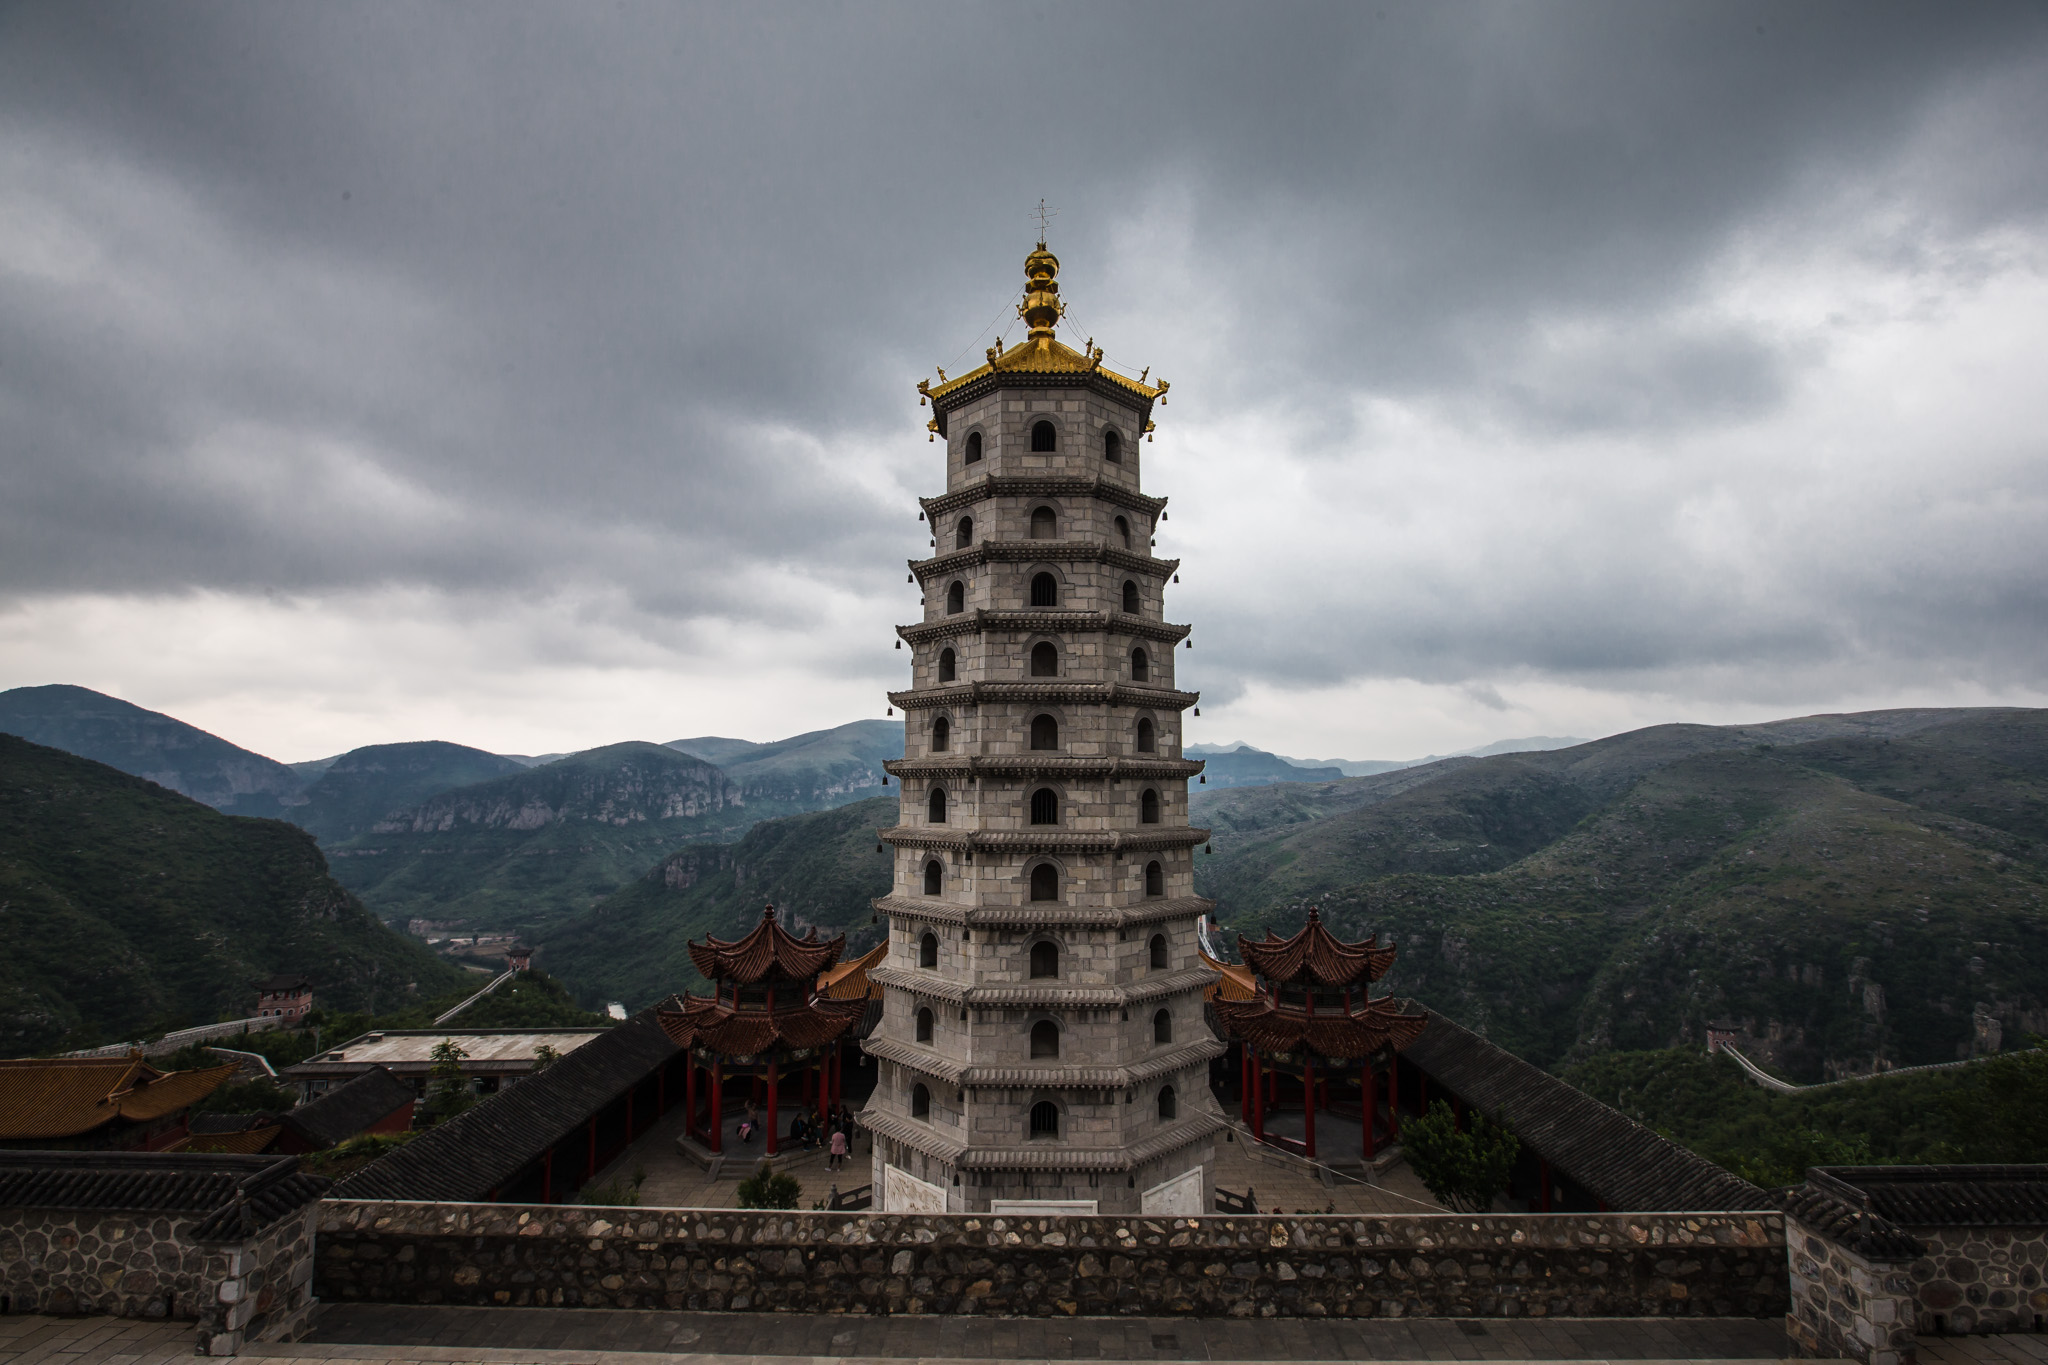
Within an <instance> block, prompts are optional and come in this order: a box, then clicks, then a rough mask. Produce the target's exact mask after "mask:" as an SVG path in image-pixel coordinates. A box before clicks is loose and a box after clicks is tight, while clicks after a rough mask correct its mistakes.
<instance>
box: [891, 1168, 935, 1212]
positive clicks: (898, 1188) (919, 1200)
mask: <svg viewBox="0 0 2048 1365" xmlns="http://www.w3.org/2000/svg"><path fill="white" fill-rule="evenodd" d="M882 1180H883V1186H882V1206H881V1208H880V1209H879V1210H877V1212H886V1213H944V1212H945V1211H946V1191H945V1190H944V1189H943V1188H942V1187H940V1186H938V1185H934V1184H932V1183H931V1181H929V1180H919V1179H918V1178H917V1177H916V1176H914V1175H912V1174H910V1173H909V1172H908V1171H904V1170H900V1169H898V1168H897V1167H895V1166H884V1167H883V1168H882Z"/></svg>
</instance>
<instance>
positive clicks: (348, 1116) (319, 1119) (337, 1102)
mask: <svg viewBox="0 0 2048 1365" xmlns="http://www.w3.org/2000/svg"><path fill="white" fill-rule="evenodd" d="M415 1098H416V1095H415V1092H414V1090H413V1088H412V1083H411V1082H409V1081H402V1080H400V1079H399V1078H398V1077H396V1076H394V1075H392V1074H391V1073H390V1072H389V1071H387V1070H385V1069H384V1068H383V1067H381V1066H373V1067H371V1068H370V1069H369V1070H368V1071H365V1072H364V1073H363V1074H362V1075H360V1076H357V1077H355V1078H354V1079H353V1080H351V1081H349V1082H348V1083H347V1084H346V1085H338V1086H336V1087H335V1088H334V1089H332V1090H330V1091H328V1092H327V1093H326V1094H324V1095H322V1096H321V1097H320V1098H319V1099H317V1100H313V1101H311V1102H310V1103H307V1104H302V1105H300V1106H299V1107H298V1108H296V1109H294V1110H292V1111H291V1112H290V1113H289V1114H286V1115H285V1116H284V1123H285V1126H286V1127H288V1128H290V1129H291V1130H292V1131H293V1132H295V1133H297V1134H298V1135H299V1136H300V1137H302V1138H304V1139H305V1140H306V1141H308V1142H310V1143H312V1144H313V1145H314V1146H315V1147H322V1148H324V1147H333V1146H336V1145H338V1144H340V1143H343V1142H346V1141H348V1140H349V1139H350V1138H352V1137H354V1136H355V1135H356V1134H357V1133H360V1132H362V1131H363V1130H364V1129H365V1128H368V1127H369V1126H370V1125H371V1124H373V1123H375V1122H377V1120H379V1119H381V1118H385V1117H387V1116H388V1115H390V1114H391V1113H392V1111H393V1110H396V1109H398V1108H399V1107H400V1106H402V1105H405V1104H409V1103H411V1102H412V1101H413V1100H414V1099H415Z"/></svg>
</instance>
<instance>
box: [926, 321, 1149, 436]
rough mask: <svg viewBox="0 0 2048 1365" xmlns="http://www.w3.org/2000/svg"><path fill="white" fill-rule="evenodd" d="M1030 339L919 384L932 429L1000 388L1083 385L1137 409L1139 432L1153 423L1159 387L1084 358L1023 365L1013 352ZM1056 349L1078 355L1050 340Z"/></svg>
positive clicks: (1049, 351)
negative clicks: (927, 385)
mask: <svg viewBox="0 0 2048 1365" xmlns="http://www.w3.org/2000/svg"><path fill="white" fill-rule="evenodd" d="M1033 344H1034V343H1032V342H1028V341H1026V342H1019V343H1017V345H1016V346H1014V347H1012V348H1011V350H1010V351H1009V352H1008V353H1007V354H1005V355H1002V356H999V357H998V358H997V359H996V361H995V363H994V365H992V366H991V365H982V366H980V367H979V368H977V369H973V370H970V371H968V372H967V373H966V374H963V375H961V376H960V377H959V378H958V379H949V380H947V381H946V382H945V383H943V384H940V385H939V386H937V387H936V388H931V389H924V390H920V392H921V393H923V395H924V396H925V397H926V398H929V399H930V400H931V404H932V412H933V416H932V421H931V425H932V429H933V430H935V431H936V432H938V434H939V435H941V436H944V435H946V426H947V419H948V418H949V417H951V416H952V415H953V414H954V413H955V412H957V411H958V410H959V409H961V408H963V407H967V406H969V405H970V404H973V403H977V402H979V401H981V400H982V399H983V398H986V397H988V396H989V395H990V394H992V393H1000V392H1001V391H1003V390H1004V389H1086V390H1087V391H1088V392H1090V393H1093V394H1096V395H1098V396H1100V397H1103V398H1107V399H1109V400H1110V401H1111V402H1113V403H1116V404H1118V405H1119V406H1121V407H1125V408H1128V409H1130V410H1131V411H1133V412H1135V413H1136V414H1137V416H1138V432H1136V433H1133V435H1138V434H1142V433H1143V432H1145V431H1149V430H1150V429H1151V425H1152V420H1151V419H1152V404H1153V403H1154V402H1155V401H1156V400H1157V399H1158V398H1159V396H1160V395H1161V394H1163V393H1165V391H1166V390H1165V389H1164V388H1163V387H1155V386H1153V385H1150V384H1141V383H1139V382H1138V381H1137V380H1135V379H1132V378H1130V377H1129V376H1127V375H1121V374H1118V373H1117V372H1116V371H1115V370H1106V369H1103V368H1102V367H1101V366H1100V365H1094V366H1089V365H1087V364H1086V362H1085V360H1084V361H1083V362H1081V363H1079V364H1072V363H1057V362H1056V361H1055V362H1049V363H1046V364H1045V365H1044V368H1036V367H1034V368H1025V367H1024V365H1022V364H1013V363H1012V361H1011V356H1013V355H1016V354H1017V353H1018V352H1019V351H1022V350H1024V349H1025V348H1026V347H1029V346H1032V345H1033ZM1060 352H1066V354H1067V355H1072V356H1079V355H1080V353H1079V352H1078V351H1074V350H1072V349H1071V348H1069V347H1066V346H1062V345H1060V343H1058V342H1056V341H1055V342H1052V343H1051V345H1050V347H1049V348H1047V350H1046V352H1045V353H1046V354H1048V355H1051V356H1054V357H1058V358H1059V359H1060V360H1063V359H1064V357H1061V356H1060V355H1059V353H1060Z"/></svg>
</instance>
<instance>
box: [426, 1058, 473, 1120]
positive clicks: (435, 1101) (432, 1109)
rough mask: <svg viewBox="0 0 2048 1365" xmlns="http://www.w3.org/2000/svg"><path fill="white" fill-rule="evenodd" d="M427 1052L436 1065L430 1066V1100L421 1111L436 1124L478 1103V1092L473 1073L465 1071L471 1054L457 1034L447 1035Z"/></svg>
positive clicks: (428, 1071) (428, 1087)
mask: <svg viewBox="0 0 2048 1365" xmlns="http://www.w3.org/2000/svg"><path fill="white" fill-rule="evenodd" d="M427 1055H428V1056H429V1057H430V1058H431V1059H432V1060H433V1065H432V1066H430V1067H428V1068H427V1102H426V1105H425V1106H424V1107H423V1109H422V1111H421V1112H422V1114H423V1116H424V1117H425V1119H426V1121H427V1122H428V1123H429V1124H436V1123H440V1122H442V1121H444V1120H447V1119H452V1118H454V1117H455V1116H456V1115H457V1114H459V1113H461V1112H462V1111H463V1110H465V1109H467V1108H469V1107H470V1106H471V1105H473V1104H475V1103H476V1092H475V1091H473V1090H472V1089H471V1088H470V1084H469V1077H468V1076H465V1075H464V1074H463V1073H462V1063H463V1061H464V1060H465V1059H466V1058H467V1057H468V1056H469V1054H468V1053H467V1052H464V1051H463V1050H462V1046H461V1044H459V1043H457V1042H456V1041H455V1040H454V1039H453V1038H443V1039H442V1040H441V1041H440V1042H438V1043H436V1044H435V1045H434V1050H433V1051H432V1052H431V1053H429V1054H427Z"/></svg>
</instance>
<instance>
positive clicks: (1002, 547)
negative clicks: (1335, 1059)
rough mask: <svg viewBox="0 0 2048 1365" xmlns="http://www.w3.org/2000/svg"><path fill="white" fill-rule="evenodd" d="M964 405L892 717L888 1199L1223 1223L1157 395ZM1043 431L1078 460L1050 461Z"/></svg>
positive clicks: (993, 387) (878, 1168)
mask: <svg viewBox="0 0 2048 1365" xmlns="http://www.w3.org/2000/svg"><path fill="white" fill-rule="evenodd" d="M1033 259H1034V261H1040V262H1044V261H1050V257H1049V256H1044V255H1043V254H1042V253H1039V254H1035V255H1034V258H1033ZM1053 269H1054V270H1055V271H1056V269H1057V265H1056V263H1054V266H1053ZM1052 292H1055V293H1056V286H1053V288H1052ZM1032 325H1033V327H1034V329H1036V330H1034V331H1033V333H1032V337H1033V338H1034V341H1033V343H1031V344H1033V345H1038V344H1039V343H1041V342H1042V343H1043V346H1042V348H1041V351H1040V354H1041V355H1046V356H1052V357H1054V360H1055V363H1054V364H1053V366H1052V370H1053V371H1056V370H1058V366H1059V363H1060V357H1064V358H1065V360H1066V361H1068V362H1071V361H1074V360H1077V359H1083V358H1082V357H1078V356H1077V354H1076V353H1075V352H1072V351H1067V350H1065V349H1064V348H1058V347H1057V343H1055V342H1053V341H1052V339H1051V338H1052V329H1051V325H1050V321H1049V317H1048V318H1040V319H1038V320H1036V321H1033V323H1032ZM976 376H979V377H976ZM968 379H972V381H973V382H972V383H968V382H967V380H968ZM961 382H962V384H963V387H961V388H959V389H958V390H957V391H953V390H949V391H948V392H949V393H951V394H952V395H953V396H943V395H941V396H935V397H934V398H933V403H934V406H935V407H936V408H938V409H939V410H940V415H941V417H942V418H943V421H938V420H936V419H935V423H934V431H935V432H937V431H939V430H940V429H941V428H943V433H944V437H945V454H946V491H945V492H944V493H943V494H941V495H939V496H937V497H933V498H927V499H925V500H924V502H923V505H924V508H925V514H926V516H927V517H928V519H929V523H930V527H931V539H932V542H933V543H932V546H931V554H930V556H929V557H928V558H925V559H920V560H916V561H913V562H912V564H911V566H910V567H911V574H912V577H913V578H914V579H916V580H917V582H918V583H919V584H920V586H921V588H922V591H923V594H924V601H923V607H924V611H923V615H922V619H921V620H920V621H919V622H918V623H916V624H915V625H911V626H906V627H903V628H902V630H901V632H900V634H901V635H902V638H903V643H904V644H905V646H906V647H907V652H908V653H909V655H910V672H911V687H910V689H909V690H908V691H904V692H899V693H895V694H892V696H891V698H890V700H891V701H892V702H893V703H894V704H895V705H897V706H899V707H901V708H902V709H903V712H904V716H905V722H904V734H905V739H904V757H903V759H902V760H901V761H900V762H896V763H892V764H890V765H889V770H890V771H891V772H892V773H893V774H895V775H896V776H897V777H898V778H899V779H900V782H901V793H902V794H901V814H900V816H899V819H898V823H897V825H896V826H895V827H894V828H892V829H889V830H886V831H884V832H883V837H884V839H885V840H886V841H887V842H888V843H889V844H891V845H892V846H893V848H894V852H895V858H894V874H895V876H894V887H893V889H892V891H891V893H890V894H889V895H887V896H884V897H881V898H880V899H878V900H877V901H876V902H875V908H876V911H877V913H878V914H879V915H881V916H882V917H884V918H885V920H886V922H887V923H888V926H889V956H888V961H887V962H886V964H885V965H883V966H882V967H880V968H878V969H876V970H875V971H874V972H873V974H872V979H873V980H874V981H876V982H877V983H879V984H880V985H881V986H882V987H883V989H884V992H885V999H884V1005H883V1012H882V1018H881V1021H880V1023H879V1024H878V1025H877V1027H876V1028H875V1030H874V1033H873V1035H872V1036H871V1038H870V1039H869V1041H868V1043H867V1045H866V1046H867V1050H868V1051H869V1052H870V1053H871V1054H872V1055H873V1056H875V1057H876V1058H877V1059H878V1064H879V1068H880V1071H879V1082H878V1084H877V1087H876V1090H875V1092H874V1095H873V1096H872V1098H870V1100H869V1101H868V1107H867V1109H866V1111H865V1112H864V1113H863V1115H862V1118H863V1121H864V1122H865V1123H866V1124H867V1125H868V1127H869V1128H871V1129H872V1130H873V1131H874V1133H875V1135H876V1142H875V1159H874V1171H873V1175H874V1188H875V1191H876V1196H877V1199H878V1201H880V1202H879V1206H880V1207H882V1208H886V1209H891V1210H897V1209H899V1208H900V1209H917V1210H929V1209H934V1208H938V1207H941V1206H942V1207H943V1208H945V1209H947V1210H950V1211H954V1212H985V1211H987V1210H989V1209H990V1207H991V1205H992V1202H993V1201H998V1200H1002V1201H1015V1200H1027V1201H1062V1202H1075V1203H1078V1204H1080V1205H1085V1206H1087V1207H1090V1208H1092V1209H1093V1210H1094V1211H1095V1212H1098V1213H1105V1214H1107V1213H1119V1214H1135V1213H1141V1212H1146V1211H1152V1212H1169V1211H1170V1212H1199V1211H1202V1210H1205V1209H1207V1208H1209V1207H1211V1206H1212V1204H1213V1196H1214V1188H1213V1180H1212V1179H1210V1178H1209V1177H1207V1176H1206V1175H1201V1176H1198V1177H1197V1178H1196V1179H1194V1180H1193V1181H1192V1182H1190V1181H1189V1180H1187V1179H1186V1177H1187V1175H1188V1173H1189V1172H1205V1171H1206V1170H1207V1168H1208V1167H1209V1166H1210V1165H1211V1164H1212V1162H1213V1152H1214V1148H1213V1134H1214V1133H1215V1132H1216V1131H1217V1130H1218V1129H1219V1128H1220V1127H1221V1126H1222V1116H1221V1115H1220V1113H1218V1112H1217V1109H1216V1104H1215V1101H1214V1099H1213V1098H1212V1097H1211V1095H1210V1093H1209V1088H1208V1083H1207V1076H1208V1063H1209V1061H1210V1059H1211V1058H1212V1057H1213V1056H1215V1055H1216V1054H1217V1053H1218V1052H1220V1050H1221V1044H1219V1043H1217V1042H1216V1041H1215V1040H1214V1039H1213V1038H1212V1037H1211V1036H1210V1035H1209V1034H1208V1031H1207V1029H1206V1027H1205V1026H1204V1024H1203V1020H1202V1012H1201V991H1202V989H1203V988H1204V987H1205V986H1206V985H1207V984H1208V983H1209V981H1210V979H1211V977H1210V974H1209V972H1208V971H1207V970H1206V969H1205V968H1203V967H1202V966H1201V962H1200V958H1199V956H1198V954H1197V952H1196V945H1195V923H1196V920H1197V918H1198V917H1199V916H1200V915H1201V914H1203V913H1204V912H1205V911H1206V910H1208V909H1209V902H1207V901H1204V900H1202V899H1200V898H1199V897H1197V896H1196V895H1195V894H1194V857H1195V854H1196V850H1197V848H1198V847H1199V846H1200V845H1201V844H1202V843H1203V842H1204V841H1205V840H1206V839H1207V831H1205V830H1199V829H1191V828H1190V827H1189V825H1188V803H1187V783H1188V779H1189V778H1190V777H1193V776H1195V775H1196V774H1198V773H1199V772H1200V771H1201V767H1202V765H1201V764H1200V763H1199V762H1193V761H1189V760H1186V759H1184V758H1183V757H1182V754H1181V739H1182V727H1181V717H1182V714H1183V712H1184V711H1185V710H1187V709H1188V708H1190V707H1192V706H1193V705H1194V704H1195V703H1196V701H1197V700H1199V698H1198V697H1196V696H1195V694H1193V693H1189V692H1183V691H1180V690H1178V689H1177V687H1176V686H1175V671H1176V670H1175V647H1176V646H1177V645H1178V644H1179V643H1180V642H1181V641H1182V640H1183V639H1184V638H1185V637H1186V635H1187V628H1186V627H1185V626H1180V625H1174V624H1171V623H1169V622H1167V621H1166V619H1165V598H1166V590H1167V588H1168V587H1169V586H1170V585H1171V583H1172V581H1173V576H1174V573H1175V571H1176V570H1177V569H1178V568H1179V564H1178V562H1177V561H1174V560H1166V559H1160V558H1157V557H1156V555H1155V553H1154V550H1153V546H1154V542H1155V536H1156V534H1157V528H1158V521H1159V519H1160V518H1161V517H1162V516H1163V515H1164V513H1165V507H1166V504H1165V500H1164V499H1160V498H1155V497H1150V496H1147V495H1146V494H1145V493H1144V492H1143V491H1142V489H1141V486H1140V478H1139V475H1140V461H1141V458H1142V448H1143V446H1144V439H1143V438H1144V435H1145V432H1146V431H1147V429H1148V427H1149V423H1150V413H1151V407H1152V402H1153V398H1154V397H1156V396H1157V394H1158V391H1157V390H1155V389H1153V388H1150V387H1147V386H1145V385H1142V384H1134V383H1133V382H1132V381H1129V380H1126V379H1123V378H1121V377H1118V376H1113V375H1108V374H1107V373H1106V372H1102V371H1100V370H1099V368H1093V367H1089V366H1087V365H1086V364H1081V365H1079V366H1076V367H1073V368H1072V369H1071V371H1070V372H1069V373H1065V374H1061V373H1053V372H1051V371H1048V370H1047V369H1046V368H1045V367H1043V366H1040V367H1038V368H1033V367H1031V366H1028V365H1027V366H1024V367H1022V368H1011V367H1009V366H1007V365H1004V366H997V367H996V368H995V369H994V370H992V371H975V372H973V373H972V375H970V376H969V377H966V378H964V379H963V380H962V381H961ZM1041 422H1050V423H1051V424H1052V425H1053V426H1054V428H1055V431H1056V439H1055V440H1054V442H1053V444H1054V449H1052V450H1038V451H1034V450H1032V448H1031V447H1032V444H1033V440H1032V432H1033V428H1034V427H1035V426H1036V425H1037V424H1039V423H1041ZM1111 431H1114V432H1115V433H1117V436H1118V443H1117V447H1116V452H1115V453H1116V458H1111V452H1110V447H1109V444H1108V442H1107V437H1106V433H1108V432H1111ZM973 451H978V452H979V458H977V459H970V458H969V456H970V452H973ZM1040 580H1047V581H1049V582H1050V584H1051V589H1052V590H1051V593H1050V600H1046V599H1045V597H1044V596H1043V595H1037V596H1035V595H1034V582H1036V581H1040ZM1048 877H1049V878H1050V884H1049V885H1048V884H1047V883H1046V881H1045V879H1046V878H1048ZM1047 1106H1049V1108H1048V1107H1047ZM1034 1110H1037V1112H1038V1113H1039V1114H1040V1115H1041V1118H1043V1116H1044V1115H1047V1114H1050V1115H1052V1116H1053V1120H1052V1122H1051V1123H1050V1124H1047V1123H1045V1122H1040V1123H1037V1124H1034V1122H1033V1119H1032V1115H1033V1112H1034ZM1049 1126H1050V1127H1052V1128H1054V1129H1056V1131H1050V1132H1049V1131H1046V1129H1047V1128H1048V1127H1049ZM892 1170H893V1171H894V1172H897V1173H898V1176H900V1177H904V1178H907V1179H899V1178H898V1177H893V1176H892V1175H891V1171H892ZM903 1200H911V1201H913V1202H911V1203H903V1202H902V1201H903Z"/></svg>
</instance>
